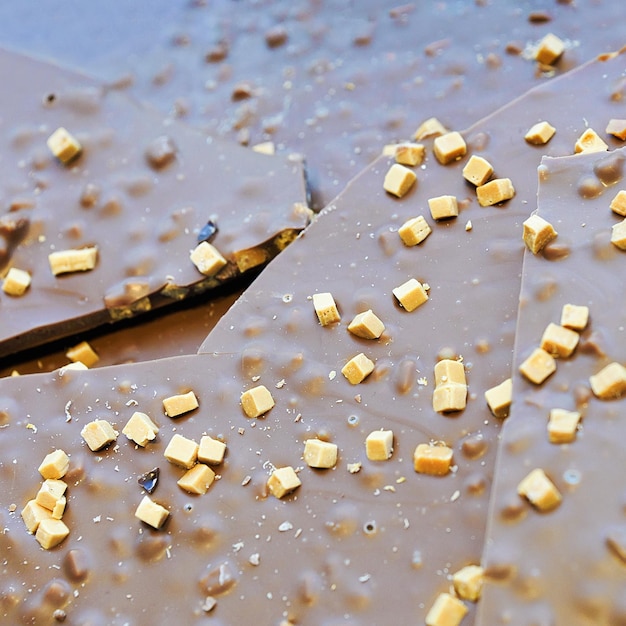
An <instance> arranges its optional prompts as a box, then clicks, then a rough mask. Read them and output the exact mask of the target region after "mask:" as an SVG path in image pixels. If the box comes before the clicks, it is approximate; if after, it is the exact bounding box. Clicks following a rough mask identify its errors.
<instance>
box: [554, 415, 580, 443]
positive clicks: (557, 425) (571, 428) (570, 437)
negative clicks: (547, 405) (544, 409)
mask: <svg viewBox="0 0 626 626" xmlns="http://www.w3.org/2000/svg"><path fill="white" fill-rule="evenodd" d="M579 422H580V413H579V412H578V411H566V410H565V409H552V410H551V411H550V419H549V420H548V439H549V441H550V443H570V442H572V441H574V439H575V438H576V430H577V428H578V423H579Z"/></svg>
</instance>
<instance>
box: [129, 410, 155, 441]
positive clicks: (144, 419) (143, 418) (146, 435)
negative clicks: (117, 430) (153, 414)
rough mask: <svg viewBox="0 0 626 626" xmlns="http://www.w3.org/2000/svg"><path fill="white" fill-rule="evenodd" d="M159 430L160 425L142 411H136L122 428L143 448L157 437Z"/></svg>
mask: <svg viewBox="0 0 626 626" xmlns="http://www.w3.org/2000/svg"><path fill="white" fill-rule="evenodd" d="M158 432H159V427H158V426H157V425H156V424H155V423H154V422H153V421H152V420H151V419H150V418H149V417H148V416H147V415H146V414H145V413H142V412H141V411H135V412H134V413H133V414H132V415H131V416H130V419H129V420H128V422H126V426H124V428H123V429H122V434H124V435H126V436H127V437H128V438H129V439H130V440H131V441H134V442H135V443H136V444H137V445H138V446H141V447H142V448H143V447H144V446H146V445H147V444H148V442H149V441H152V440H153V439H155V438H156V436H157V434H158Z"/></svg>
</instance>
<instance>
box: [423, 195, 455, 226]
mask: <svg viewBox="0 0 626 626" xmlns="http://www.w3.org/2000/svg"><path fill="white" fill-rule="evenodd" d="M428 208H429V209H430V214H431V215H432V218H433V219H434V220H445V219H448V218H451V217H457V216H458V215H459V205H458V203H457V201H456V196H437V197H436V198H429V199H428Z"/></svg>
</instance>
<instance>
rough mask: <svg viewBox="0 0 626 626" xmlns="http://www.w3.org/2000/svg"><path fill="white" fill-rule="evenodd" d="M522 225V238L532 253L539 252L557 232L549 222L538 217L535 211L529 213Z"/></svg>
mask: <svg viewBox="0 0 626 626" xmlns="http://www.w3.org/2000/svg"><path fill="white" fill-rule="evenodd" d="M523 226H524V232H523V234H522V239H523V240H524V243H525V244H526V247H527V248H528V249H529V250H530V251H531V252H532V253H533V254H538V253H539V252H541V250H543V249H544V248H545V247H546V245H548V244H549V243H550V242H551V241H552V240H553V239H555V238H556V236H557V234H558V233H557V232H556V231H555V230H554V227H553V226H552V224H550V222H548V221H546V220H544V219H543V217H539V215H537V214H536V213H534V214H533V215H531V216H530V217H529V218H528V219H527V220H526V221H525V222H524V223H523Z"/></svg>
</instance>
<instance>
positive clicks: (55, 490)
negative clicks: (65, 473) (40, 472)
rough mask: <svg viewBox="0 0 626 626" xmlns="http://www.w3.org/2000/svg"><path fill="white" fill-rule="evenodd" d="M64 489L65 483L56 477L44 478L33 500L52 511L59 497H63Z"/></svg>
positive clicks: (65, 487)
mask: <svg viewBox="0 0 626 626" xmlns="http://www.w3.org/2000/svg"><path fill="white" fill-rule="evenodd" d="M66 489H67V483H65V482H64V481H62V480H59V479H57V478H46V480H44V481H43V484H42V485H41V487H40V489H39V492H38V493H37V496H36V497H35V502H36V503H37V504H39V505H41V506H43V507H44V508H46V509H48V510H49V511H52V510H53V509H54V507H55V506H56V503H57V502H58V501H59V499H60V498H62V497H63V494H64V493H65V490H66Z"/></svg>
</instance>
